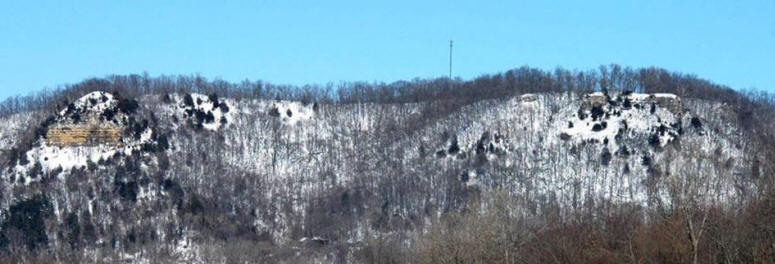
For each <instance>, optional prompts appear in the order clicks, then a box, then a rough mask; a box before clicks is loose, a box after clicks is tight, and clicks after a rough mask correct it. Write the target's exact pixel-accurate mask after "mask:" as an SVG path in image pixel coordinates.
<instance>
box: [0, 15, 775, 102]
mask: <svg viewBox="0 0 775 264" xmlns="http://www.w3.org/2000/svg"><path fill="white" fill-rule="evenodd" d="M71 2H72V3H65V1H15V0H10V1H3V4H2V8H0V99H2V98H5V97H7V96H10V95H24V94H28V93H30V92H34V91H39V90H41V89H43V88H45V87H48V88H54V87H56V86H57V85H61V84H65V83H75V82H78V81H80V80H82V79H84V78H88V77H103V76H106V75H108V74H130V73H142V72H144V71H145V72H148V73H149V74H150V75H153V76H155V75H159V74H168V75H169V74H197V73H198V74H201V75H203V76H205V77H207V78H210V79H213V78H221V79H224V80H229V81H240V80H244V79H246V78H247V79H251V80H255V79H262V80H267V81H270V82H274V83H285V84H306V83H327V82H339V81H369V82H371V81H385V82H392V81H395V80H399V79H411V78H415V77H421V78H427V77H438V76H443V75H446V73H447V67H448V66H447V63H448V62H447V56H448V40H449V39H450V38H453V39H454V40H455V48H454V64H455V66H454V75H455V76H459V77H461V78H464V79H469V78H473V77H476V76H478V75H481V74H487V73H496V72H500V71H505V70H508V69H511V68H516V67H519V66H523V65H528V66H531V67H538V68H542V69H547V70H551V69H553V68H555V67H557V66H562V67H564V68H568V69H579V70H587V69H594V68H596V67H597V66H599V65H601V64H609V63H619V64H622V65H625V66H632V67H643V66H659V67H663V68H666V69H669V70H675V71H680V72H684V73H691V74H696V75H698V76H699V77H702V78H706V79H709V80H712V81H714V82H717V83H720V84H725V85H729V86H731V87H733V88H736V89H749V88H754V89H759V90H768V91H771V92H775V67H773V62H775V15H773V14H775V1H771V0H752V1H661V0H660V1H533V2H521V1H459V2H452V1H422V2H421V3H420V1H229V3H222V2H226V1H208V2H205V1H104V0H102V1H71ZM372 2H376V3H372Z"/></svg>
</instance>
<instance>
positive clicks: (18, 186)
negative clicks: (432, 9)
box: [0, 65, 775, 263]
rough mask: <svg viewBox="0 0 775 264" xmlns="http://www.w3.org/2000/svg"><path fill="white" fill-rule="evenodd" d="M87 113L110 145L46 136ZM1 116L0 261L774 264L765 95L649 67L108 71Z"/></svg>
mask: <svg viewBox="0 0 775 264" xmlns="http://www.w3.org/2000/svg"><path fill="white" fill-rule="evenodd" d="M92 92H100V93H97V94H96V95H95V97H94V98H97V99H94V98H86V99H83V98H84V96H85V95H87V94H90V93H91V94H94V93H92ZM594 92H597V93H598V94H600V96H601V98H605V100H604V101H603V105H601V106H594V107H591V108H589V107H585V106H584V105H585V103H586V101H585V98H588V95H589V94H591V93H594ZM636 94H643V96H647V95H649V94H650V95H651V96H652V97H653V94H663V95H662V96H667V95H664V94H669V95H670V96H672V95H675V96H676V98H680V100H681V104H680V105H679V106H680V107H678V109H675V110H674V109H670V108H669V107H666V106H665V105H659V104H656V103H642V104H641V103H637V101H632V100H635V99H632V100H631V98H636ZM108 95H110V96H111V97H108ZM100 96H101V97H102V100H103V101H104V102H115V103H112V104H106V105H109V107H108V108H99V109H98V108H97V106H99V105H101V104H100V103H99V102H96V101H99V97H100ZM113 97H115V100H114V101H110V100H113ZM637 98H641V97H637ZM642 98H645V97H642ZM666 98H667V97H666ZM669 98H672V97H669ZM108 99H110V100H108ZM89 100H91V101H92V102H91V103H86V102H88V101H89ZM676 100H677V99H676ZM95 102H96V103H95ZM649 102H650V101H649ZM100 107H102V106H100ZM97 111H99V112H97ZM92 112H94V113H96V114H99V118H100V119H99V120H102V121H100V122H107V121H105V120H114V119H116V117H120V118H119V119H121V120H123V121H121V122H117V123H118V124H120V126H121V127H122V129H124V131H123V133H124V134H123V136H122V140H123V141H122V142H123V143H122V144H123V145H121V146H120V147H113V148H110V147H106V146H78V147H61V146H48V145H46V144H47V142H49V141H47V140H50V138H47V135H50V134H49V133H48V132H49V131H50V130H51V128H52V127H54V126H55V125H59V124H63V122H70V123H77V122H79V120H81V119H82V116H86V115H87V114H90V113H92ZM0 121H2V122H3V124H4V125H3V128H2V129H0V150H2V154H0V169H1V170H0V175H1V176H2V183H0V209H2V221H1V222H0V254H1V255H2V260H0V262H31V263H34V262H39V263H49V262H64V263H78V262H108V263H115V262H122V261H125V262H150V263H169V262H187V263H191V262H201V263H316V262H317V263H772V262H773V261H775V225H773V220H775V189H774V188H775V178H774V177H773V176H775V134H774V133H775V96H773V95H771V94H768V93H764V92H757V91H738V90H733V89H731V88H729V87H726V86H723V85H718V84H714V83H713V82H711V81H708V80H704V79H701V78H699V77H696V76H693V75H686V74H681V73H675V72H669V71H667V70H664V69H659V68H645V69H631V68H627V67H622V66H619V65H608V66H601V67H599V68H598V69H597V70H591V71H569V70H565V69H556V70H554V71H543V70H539V69H533V68H528V67H522V68H518V69H514V70H509V71H507V72H504V73H498V74H493V75H485V76H481V77H478V78H475V79H473V80H460V79H452V80H451V79H448V78H439V79H415V80H411V81H398V82H394V83H365V82H344V83H335V84H326V85H307V86H289V85H276V84H271V83H267V82H262V81H249V80H245V81H243V82H240V83H230V82H226V81H222V80H207V79H205V78H202V77H199V76H159V77H150V76H147V75H128V76H124V75H121V76H109V77H106V78H95V79H88V80H84V81H83V82H81V83H77V84H73V85H65V86H62V87H59V88H57V89H53V90H46V91H42V92H39V93H36V94H32V95H28V96H19V97H12V98H9V99H6V100H5V101H3V102H2V103H0ZM68 124H69V123H68ZM586 126H589V127H590V128H591V130H589V129H588V130H584V131H582V130H581V128H582V127H583V128H586ZM614 128H616V129H618V130H614ZM609 131H610V134H606V133H609ZM608 135H610V136H608Z"/></svg>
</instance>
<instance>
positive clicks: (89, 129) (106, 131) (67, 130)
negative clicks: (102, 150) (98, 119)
mask: <svg viewBox="0 0 775 264" xmlns="http://www.w3.org/2000/svg"><path fill="white" fill-rule="evenodd" d="M121 131H122V128H120V127H118V126H106V125H100V124H91V125H84V126H56V127H51V128H49V129H48V133H47V134H46V144H48V145H52V146H60V147H69V146H97V145H101V144H107V145H113V146H120V145H121Z"/></svg>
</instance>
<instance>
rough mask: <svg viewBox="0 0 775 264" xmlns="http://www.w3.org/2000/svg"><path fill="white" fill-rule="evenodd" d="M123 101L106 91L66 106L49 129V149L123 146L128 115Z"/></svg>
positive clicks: (47, 136) (94, 93)
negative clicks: (57, 147) (122, 108)
mask: <svg viewBox="0 0 775 264" xmlns="http://www.w3.org/2000/svg"><path fill="white" fill-rule="evenodd" d="M119 105H120V102H119V100H117V99H115V98H114V97H113V95H111V94H109V93H105V92H93V93H90V94H87V95H85V96H83V97H82V98H80V99H79V100H77V101H76V102H74V103H73V104H70V105H68V106H67V108H66V109H64V110H63V111H62V112H61V113H60V115H59V116H58V117H57V119H56V120H55V122H54V123H53V124H52V125H51V126H49V127H48V131H47V132H46V138H45V141H46V144H47V145H50V146H59V147H70V146H98V145H110V146H121V145H123V144H122V140H121V136H122V133H123V131H124V130H125V129H126V124H125V123H126V122H125V120H126V115H125V114H124V113H122V112H121V111H120V109H118V108H119Z"/></svg>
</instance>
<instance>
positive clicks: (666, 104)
mask: <svg viewBox="0 0 775 264" xmlns="http://www.w3.org/2000/svg"><path fill="white" fill-rule="evenodd" d="M609 100H614V98H609V97H608V96H606V95H604V94H603V93H601V92H596V93H591V94H587V95H584V99H583V101H582V103H581V106H582V107H583V108H584V109H587V110H588V109H592V108H595V107H602V106H604V105H606V104H607V103H608V101H609ZM624 100H627V101H628V103H632V104H640V105H642V106H649V105H651V104H654V105H656V106H659V107H663V108H665V109H667V110H669V111H670V112H672V113H673V114H677V115H678V114H681V113H682V112H683V104H682V103H681V98H680V97H678V96H677V95H675V94H668V93H655V94H639V93H624V94H621V95H619V96H618V97H617V98H616V100H615V101H616V102H622V101H624Z"/></svg>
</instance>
